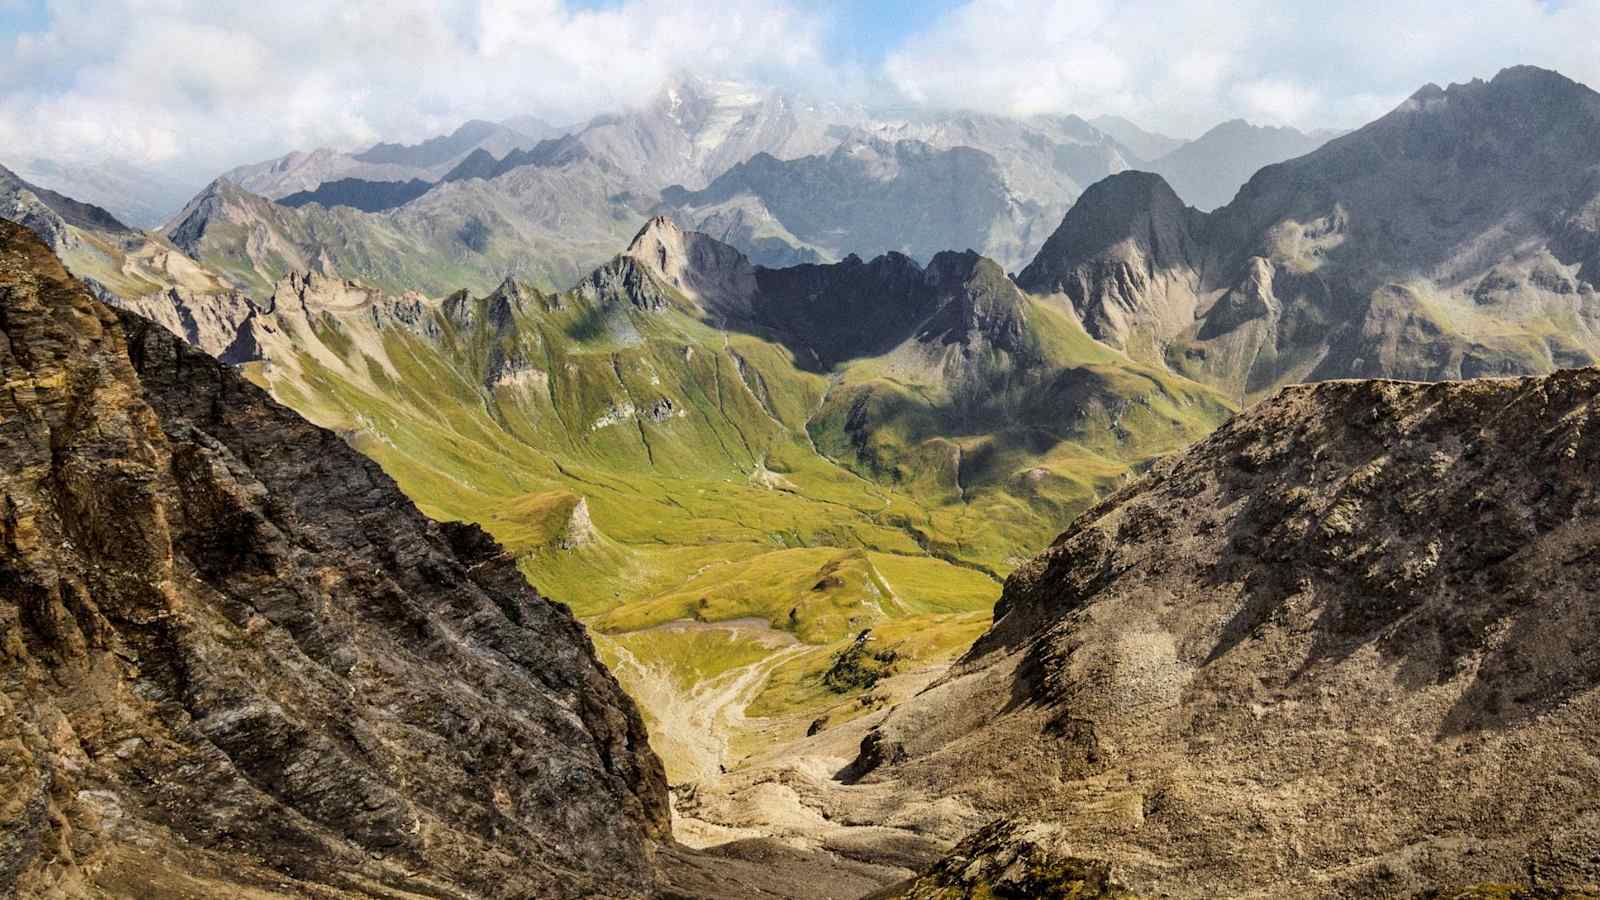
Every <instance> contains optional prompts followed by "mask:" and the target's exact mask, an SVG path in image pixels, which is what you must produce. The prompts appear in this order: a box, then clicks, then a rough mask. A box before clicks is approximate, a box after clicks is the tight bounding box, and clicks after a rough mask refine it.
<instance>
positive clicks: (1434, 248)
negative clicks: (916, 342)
mask: <svg viewBox="0 0 1600 900" xmlns="http://www.w3.org/2000/svg"><path fill="white" fill-rule="evenodd" d="M1596 134H1600V94H1596V93H1595V92H1594V91H1592V90H1590V89H1589V88H1587V87H1584V86H1583V85H1580V84H1577V83H1575V82H1573V81H1570V80H1568V79H1567V78H1565V77H1563V76H1561V75H1559V74H1557V73H1555V72H1547V71H1544V70H1541V69H1534V68H1527V67H1524V68H1515V69H1507V70H1505V71H1504V72H1501V73H1500V74H1499V75H1498V76H1496V77H1495V79H1494V80H1493V81H1491V82H1483V81H1473V82H1471V83H1469V84H1458V85H1452V86H1451V87H1450V88H1449V89H1447V90H1446V89H1441V88H1439V87H1436V86H1433V85H1429V86H1427V87H1425V88H1423V89H1422V90H1420V91H1418V92H1417V93H1416V94H1415V95H1413V96H1412V97H1411V98H1410V99H1409V100H1407V101H1406V102H1405V103H1403V104H1401V105H1400V107H1399V108H1397V109H1395V110H1394V111H1393V112H1391V113H1389V114H1388V115H1386V116H1384V117H1383V118H1381V119H1379V120H1378V121H1376V122H1373V123H1372V124H1370V125H1368V126H1366V127H1364V128H1361V129H1360V130H1358V131H1355V132H1352V133H1351V134H1348V135H1345V136H1344V137H1340V138H1337V139H1335V140H1333V141H1331V142H1329V143H1328V144H1327V145H1326V146H1324V147H1322V148H1321V149H1319V150H1316V151H1315V152H1312V153H1310V154H1308V155H1306V156H1303V157H1300V158H1298V159H1295V160H1291V161H1289V162H1286V163H1280V164H1278V165H1273V166H1268V167H1267V168H1265V169H1262V170H1261V171H1260V172H1258V173H1256V175H1255V176H1254V177H1252V178H1251V179H1250V180H1249V182H1248V183H1247V184H1246V185H1245V187H1244V188H1243V189H1242V190H1241V191H1240V192H1239V195H1238V197H1237V198H1236V199H1235V200H1234V201H1233V202H1232V203H1230V204H1228V205H1227V206H1225V207H1223V208H1221V209H1219V210H1217V211H1216V212H1214V213H1211V214H1209V215H1207V214H1204V213H1200V212H1197V211H1195V210H1193V209H1186V208H1185V207H1184V203H1183V201H1182V200H1180V198H1179V196H1178V195H1177V194H1175V193H1174V192H1173V190H1172V188H1171V187H1169V186H1168V185H1167V184H1166V183H1165V182H1164V181H1162V180H1161V178H1160V176H1157V175H1151V174H1146V173H1126V174H1123V175H1119V176H1115V177H1114V178H1112V179H1108V180H1107V181H1106V182H1103V183H1101V184H1099V185H1096V186H1095V188H1094V189H1092V190H1091V191H1089V192H1087V193H1086V194H1084V196H1083V198H1082V199H1081V200H1080V201H1079V202H1078V204H1077V205H1076V206H1074V207H1073V209H1072V211H1071V212H1070V213H1068V215H1067V216H1066V218H1065V219H1064V220H1063V222H1062V224H1061V227H1060V229H1059V230H1058V231H1057V233H1056V234H1055V235H1054V236H1052V237H1051V239H1050V241H1049V242H1048V243H1047V244H1046V245H1045V247H1044V249H1043V250H1042V251H1040V253H1039V256H1038V258H1037V259H1035V261H1034V262H1033V263H1032V264H1031V265H1030V266H1028V268H1027V269H1025V270H1024V271H1023V272H1022V273H1021V274H1020V275H1019V282H1020V283H1021V284H1022V285H1023V286H1024V287H1025V288H1027V289H1029V290H1032V291H1036V292H1040V293H1059V294H1062V295H1064V296H1065V298H1066V299H1068V300H1069V301H1070V302H1071V303H1072V305H1073V307H1074V309H1076V310H1077V311H1078V314H1079V316H1080V317H1081V318H1082V320H1083V322H1084V324H1085V326H1086V327H1087V328H1088V329H1089V331H1090V333H1091V334H1093V335H1095V336H1096V337H1099V338H1101V339H1102V340H1105V341H1107V342H1109V343H1111V344H1113V345H1115V346H1119V347H1123V348H1125V349H1127V350H1128V352H1130V353H1132V354H1134V355H1135V356H1138V357H1141V358H1147V359H1161V360H1164V361H1165V362H1166V363H1167V364H1168V365H1170V366H1171V367H1172V368H1174V369H1175V370H1177V371H1180V372H1184V373H1186V374H1188V375H1190V376H1191V377H1194V378H1197V379H1199V380H1202V381H1208V382H1210V383H1213V384H1217V385H1219V386H1224V387H1225V388H1226V389H1227V390H1229V391H1230V392H1232V393H1233V394H1234V395H1235V396H1241V397H1252V396H1259V395H1261V394H1263V393H1265V392H1268V391H1271V390H1273V389H1274V388H1275V387H1277V386H1278V385H1281V384H1284V383H1286V382H1291V381H1303V380H1317V379H1325V378H1340V377H1374V376H1385V377H1397V378H1416V379H1426V380H1435V379H1445V378H1463V377H1472V376H1476V375H1492V374H1514V373H1539V372H1547V371H1550V370H1551V369H1554V368H1560V367H1568V366H1578V365H1586V364H1590V363H1592V362H1594V361H1595V360H1597V359H1600V293H1597V288H1596V285H1597V284H1600V142H1596V141H1595V139H1594V136H1595V135H1596Z"/></svg>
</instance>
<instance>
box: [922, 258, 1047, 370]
mask: <svg viewBox="0 0 1600 900" xmlns="http://www.w3.org/2000/svg"><path fill="white" fill-rule="evenodd" d="M925 273H926V277H927V279H928V281H929V283H930V284H931V285H932V286H933V287H934V289H935V290H936V291H937V292H938V293H939V294H940V295H941V296H942V297H943V298H945V306H944V308H943V309H942V310H941V311H940V312H939V314H938V315H936V316H934V317H933V318H932V319H931V320H930V321H929V322H928V324H927V325H926V326H924V328H923V330H922V332H921V335H920V337H921V339H923V340H929V339H934V338H937V339H939V340H941V341H943V342H944V343H961V344H964V345H969V346H970V345H972V344H973V343H974V342H975V341H978V340H981V341H983V342H985V343H987V344H988V345H989V346H992V347H994V348H997V349H1000V350H1005V351H1007V352H1008V353H1012V354H1017V353H1020V352H1022V351H1023V350H1024V349H1025V345H1026V334H1027V300H1026V298H1025V297H1023V295H1022V291H1021V290H1019V289H1018V288H1017V286H1016V285H1015V284H1014V283H1012V281H1011V279H1010V278H1009V277H1007V276H1006V273H1005V270H1004V269H1001V268H1000V264H999V263H997V262H995V261H994V260H992V259H988V258H987V257H983V256H979V255H978V254H977V253H976V252H975V251H972V250H967V251H966V252H963V253H957V252H955V251H946V252H944V253H940V254H938V255H937V256H935V257H934V258H933V259H932V260H930V261H929V263H928V267H927V269H926V270H925Z"/></svg>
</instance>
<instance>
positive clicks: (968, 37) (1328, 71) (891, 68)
mask: <svg viewBox="0 0 1600 900" xmlns="http://www.w3.org/2000/svg"><path fill="white" fill-rule="evenodd" d="M1520 63H1528V64H1533V65H1541V66H1546V67H1551V68H1556V69H1559V70H1561V71H1562V72H1564V73H1565V74H1567V75H1569V76H1570V77H1573V78H1577V79H1578V80H1581V81H1585V82H1587V83H1589V84H1591V85H1597V86H1600V0H1566V2H1562V3H1551V2H1548V0H1418V2H1413V3H1394V2H1378V0H1355V2H1339V3H1330V2H1326V0H1299V2H1283V0H1233V2H1226V3H1221V2H1172V0H1129V2H1122V3H1113V2H1106V0H1074V2H1066V0H1054V2H1052V0H972V2H969V3H967V4H965V5H964V6H962V7H959V8H957V9H955V10H953V11H952V12H950V13H949V14H947V15H946V16H944V17H943V18H941V19H939V20H938V21H937V22H935V23H934V24H933V25H932V26H931V27H930V28H928V29H927V30H926V31H925V32H923V33H922V34H920V35H918V36H916V37H914V38H912V39H911V40H910V41H909V42H907V43H906V44H905V45H903V46H902V47H901V48H900V49H899V50H898V51H896V52H894V53H892V54H891V55H890V56H889V58H888V60H887V61H886V62H885V70H886V72H887V74H888V76H889V78H890V79H891V80H892V82H893V83H894V84H895V85H897V86H898V87H899V89H900V90H901V91H903V92H904V93H905V94H906V95H907V96H909V97H911V98H913V99H916V100H918V101H920V102H925V103H928V104H932V105H938V106H962V107H974V108H982V109H997V110H1007V111H1010V112H1015V113H1034V112H1058V113H1079V114H1084V115H1093V114H1097V113H1116V114H1120V115H1125V116H1128V117H1129V118H1132V119H1134V120H1135V121H1138V122H1140V123H1142V124H1145V125H1146V126H1147V127H1152V128H1161V129H1166V130H1169V131H1173V132H1177V133H1180V134H1194V133H1197V132H1199V131H1201V130H1204V129H1205V128H1207V127H1209V126H1211V125H1214V124H1216V123H1217V122H1218V121H1221V120H1223V119H1228V118H1234V117H1245V118H1249V119H1252V120H1253V121H1257V122H1259V123H1262V124H1286V125H1295V126H1299V127H1303V128H1315V127H1354V126H1358V125H1361V124H1363V123H1364V122H1366V121H1369V120H1370V119H1371V118H1373V117H1375V116H1376V115H1380V114H1382V113H1383V112H1384V111H1386V110H1388V109H1389V108H1392V107H1393V106H1394V105H1395V104H1396V103H1398V102H1399V101H1400V100H1402V99H1404V98H1405V97H1406V96H1408V95H1409V94H1410V93H1411V92H1412V91H1414V90H1416V89H1417V88H1418V87H1421V86H1422V85H1423V84H1426V83H1428V82H1439V83H1445V82H1449V81H1461V80H1466V79H1468V78H1471V77H1475V76H1478V77H1489V76H1492V75H1493V74H1494V73H1495V72H1496V71H1498V70H1499V69H1501V68H1503V67H1505V66H1509V65H1516V64H1520Z"/></svg>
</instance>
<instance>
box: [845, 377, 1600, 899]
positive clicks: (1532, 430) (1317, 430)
mask: <svg viewBox="0 0 1600 900" xmlns="http://www.w3.org/2000/svg"><path fill="white" fill-rule="evenodd" d="M1597 484H1600V371H1596V370H1594V369H1583V370H1574V371H1569V372H1562V373H1557V374H1554V375H1550V376H1546V377H1543V378H1524V379H1505V380H1480V381H1470V382H1463V383H1455V384H1432V385H1428V384H1417V383H1405V382H1382V381H1374V382H1330V383H1325V384H1318V385H1306V386H1298V387H1293V388H1288V389H1285V390H1284V391H1282V392H1280V393H1279V394H1278V395H1276V396H1275V397H1274V398H1272V399H1270V400H1268V401H1265V402H1263V403H1261V404H1259V405H1257V406H1256V407H1254V408H1252V409H1251V410H1249V411H1247V412H1245V413H1242V414H1240V415H1239V416H1237V417H1236V418H1235V419H1233V420H1232V421H1231V422H1229V423H1228V424H1227V425H1225V426H1223V427H1222V428H1221V429H1219V430H1218V431H1217V432H1216V433H1215V434H1214V435H1212V436H1211V437H1209V438H1207V439H1206V440H1204V441H1202V442H1201V443H1199V444H1197V445H1196V446H1195V447H1193V448H1192V449H1190V450H1189V451H1187V452H1186V453H1184V454H1182V455H1180V456H1177V457H1175V458H1172V459H1168V460H1164V461H1162V462H1160V463H1158V464H1157V465H1156V466H1155V467H1154V468H1153V469H1152V470H1151V472H1150V473H1149V474H1148V475H1147V476H1146V477H1144V478H1142V479H1141V480H1139V481H1137V482H1135V483H1133V484H1131V485H1129V486H1128V487H1126V488H1125V489H1123V490H1122V491H1121V492H1119V493H1118V494H1116V495H1114V496H1113V497H1111V498H1110V499H1108V500H1107V501H1106V502H1105V503H1103V504H1102V505H1101V506H1099V507H1097V508H1096V509H1093V510H1091V511H1089V512H1088V513H1085V514H1084V515H1083V516H1081V517H1080V518H1079V519H1078V520H1077V521H1076V522H1075V524H1074V525H1073V526H1072V528H1071V529H1070V530H1068V531H1067V532H1066V533H1065V534H1063V535H1062V536H1061V537H1060V538H1059V539H1058V540H1057V541H1056V542H1055V544H1054V545H1053V546H1052V547H1051V548H1050V549H1048V550H1046V551H1045V552H1044V553H1042V554H1040V555H1039V556H1038V557H1036V558H1035V559H1033V560H1032V561H1030V562H1028V563H1027V564H1025V565H1024V566H1022V567H1021V568H1019V569H1018V570H1017V571H1016V573H1015V574H1013V575H1012V576H1011V578H1010V579H1009V580H1008V581H1007V583H1006V588H1005V592H1004V595H1003V597H1002V599H1001V601H1000V603H999V605H998V606H997V607H996V610H995V614H996V621H995V624H994V626H993V628H992V630H991V631H990V632H989V633H988V634H987V635H986V636H985V637H984V638H982V639H981V640H980V641H979V642H978V643H977V645H976V646H975V647H974V649H973V650H972V651H971V652H970V653H969V654H968V656H967V658H966V659H964V660H963V661H962V662H961V663H960V664H958V666H957V667H956V669H955V670H954V671H953V673H952V675H951V676H949V677H947V678H946V679H944V680H943V681H942V682H941V683H939V684H937V685H935V686H933V687H931V688H929V689H928V690H926V691H924V692H922V693H921V694H919V695H918V696H917V697H916V698H915V699H913V700H912V701H909V702H907V703H905V704H902V705H901V706H900V707H898V708H896V709H895V710H894V711H893V712H892V713H891V714H890V715H889V716H888V717H887V718H886V719H885V720H884V722H883V723H881V724H880V725H878V726H877V727H876V730H875V731H873V732H871V733H869V734H868V735H867V736H866V741H864V742H863V745H862V755H861V757H860V759H858V761H857V763H858V766H859V767H862V768H867V767H869V765H868V764H872V763H876V765H870V771H868V772H867V773H866V774H865V775H864V777H863V778H862V779H861V780H860V782H859V784H858V786H857V787H856V788H854V790H863V789H867V788H871V787H873V786H878V785H881V786H882V787H883V789H884V790H885V791H892V792H893V794H894V795H895V796H897V797H900V798H904V799H903V801H902V806H901V808H898V809H895V810H891V811H889V812H886V813H882V815H883V816H884V817H885V818H891V817H899V818H902V819H908V820H914V819H916V818H917V817H918V816H919V815H929V814H931V811H932V810H933V809H935V808H937V807H936V804H937V802H938V800H937V798H944V797H960V798H963V799H964V800H966V801H968V802H971V803H972V804H973V805H974V807H975V809H976V810H977V811H978V812H979V813H980V814H986V815H1000V814H1016V813H1025V815H1026V817H1027V818H1028V819H1030V820H1034V821H1042V822H1047V823H1054V824H1055V825H1058V826H1059V827H1060V828H1061V829H1062V831H1061V832H1060V834H1061V837H1062V840H1063V841H1064V842H1065V844H1066V845H1068V846H1071V847H1074V848H1078V850H1079V851H1080V852H1081V853H1082V854H1083V855H1086V856H1089V857H1092V858H1096V859H1102V860H1105V861H1108V862H1111V863H1113V864H1115V865H1116V866H1117V867H1118V871H1119V872H1120V873H1121V876H1122V877H1123V879H1124V882H1125V883H1126V884H1127V886H1128V887H1129V888H1130V889H1131V890H1133V891H1134V892H1135V893H1138V894H1140V895H1147V896H1172V897H1211V896H1238V895H1244V894H1250V893H1252V892H1262V893H1264V894H1266V895H1277V894H1278V893H1280V892H1282V891H1285V890H1289V891H1290V892H1292V893H1293V894H1294V895H1296V896H1329V897H1332V896H1338V897H1352V896H1383V897H1389V896H1408V895H1410V894H1411V893H1413V892H1416V891H1420V890H1425V889H1432V888H1436V887H1438V886H1440V885H1447V884H1462V883H1479V882H1482V883H1491V882H1509V883H1524V884H1526V883H1527V882H1528V881H1529V880H1530V879H1531V880H1532V881H1533V882H1535V884H1536V885H1539V886H1541V887H1542V888H1551V889H1555V888H1566V887H1569V886H1573V885H1579V886H1581V885H1593V884H1594V883H1596V882H1597V881H1600V856H1596V855H1595V847H1596V844H1595V841H1594V835H1595V834H1597V833H1600V650H1597V649H1596V648H1597V647H1600V602H1597V600H1596V598H1597V597H1600V552H1597V547H1600V493H1597V491H1596V485H1597ZM886 746H893V747H895V748H897V751H898V752H897V756H898V757H899V758H897V759H889V758H885V757H884V755H883V753H882V748H883V747H886ZM918 798H921V799H918Z"/></svg>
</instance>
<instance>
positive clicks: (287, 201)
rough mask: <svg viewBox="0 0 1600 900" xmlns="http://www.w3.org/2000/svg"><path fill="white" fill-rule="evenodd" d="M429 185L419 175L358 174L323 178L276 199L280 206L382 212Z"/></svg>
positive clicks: (419, 194)
mask: <svg viewBox="0 0 1600 900" xmlns="http://www.w3.org/2000/svg"><path fill="white" fill-rule="evenodd" d="M431 187H433V184H432V183H431V182H427V181H423V180H422V179H420V178H413V179H411V180H410V181H362V180H361V179H359V178H341V179H339V180H338V181H324V182H323V183H322V185H321V186H320V187H318V188H317V189H316V190H314V191H300V192H299V193H295V194H290V195H289V196H287V197H284V198H282V199H280V200H279V201H278V202H279V203H280V204H282V205H284V206H289V207H298V206H305V205H306V204H307V203H318V204H321V205H323V206H348V207H351V208H353V209H359V210H361V211H362V212H383V211H384V210H386V209H394V208H395V207H397V206H404V205H406V204H407V203H410V202H411V201H412V200H415V199H417V198H418V197H420V196H422V195H423V194H425V193H427V192H428V189H429V188H431Z"/></svg>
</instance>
